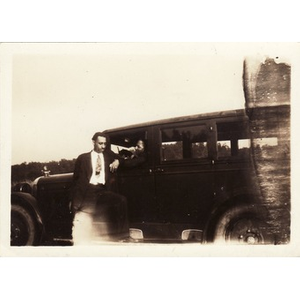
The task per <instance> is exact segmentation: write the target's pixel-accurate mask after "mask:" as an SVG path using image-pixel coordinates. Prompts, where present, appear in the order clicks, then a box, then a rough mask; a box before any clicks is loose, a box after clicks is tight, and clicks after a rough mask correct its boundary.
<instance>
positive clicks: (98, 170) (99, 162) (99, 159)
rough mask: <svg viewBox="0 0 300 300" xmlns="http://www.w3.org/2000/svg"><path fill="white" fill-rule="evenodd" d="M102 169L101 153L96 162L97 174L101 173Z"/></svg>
mask: <svg viewBox="0 0 300 300" xmlns="http://www.w3.org/2000/svg"><path fill="white" fill-rule="evenodd" d="M100 171H101V158H100V155H98V157H97V162H96V175H99V174H100Z"/></svg>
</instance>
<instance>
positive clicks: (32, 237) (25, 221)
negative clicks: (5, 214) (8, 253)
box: [10, 204, 38, 246]
mask: <svg viewBox="0 0 300 300" xmlns="http://www.w3.org/2000/svg"><path fill="white" fill-rule="evenodd" d="M37 238H38V231H37V226H36V222H35V220H34V218H33V217H32V215H31V214H30V212H29V211H28V210H27V209H26V208H24V207H22V206H20V205H18V204H12V206H11V234H10V245H11V246H33V245H35V243H36V241H37Z"/></svg>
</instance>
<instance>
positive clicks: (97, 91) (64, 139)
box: [11, 43, 286, 165]
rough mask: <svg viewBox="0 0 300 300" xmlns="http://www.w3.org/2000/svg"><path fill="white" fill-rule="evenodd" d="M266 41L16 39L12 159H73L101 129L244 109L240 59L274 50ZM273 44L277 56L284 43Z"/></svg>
mask: <svg viewBox="0 0 300 300" xmlns="http://www.w3.org/2000/svg"><path fill="white" fill-rule="evenodd" d="M273 46H274V45H273ZM268 48H270V47H269V45H268V47H267V46H266V45H265V44H256V45H253V44H243V43H240V44H238V43H231V44H230V43H229V44H210V43H90V44H20V45H18V44H17V45H14V49H13V51H12V55H11V164H12V165H14V164H20V163H23V162H33V161H35V162H47V161H52V160H55V161H57V160H60V159H73V158H76V157H77V156H78V155H79V154H81V153H83V152H87V151H90V150H91V149H92V142H91V137H92V135H93V134H94V133H95V132H96V131H102V130H105V129H110V128H114V127H119V126H125V125H132V124H137V123H141V122H146V121H153V120H159V119H164V118H170V117H176V116H184V115H190V114H199V113H205V112H214V111H222V110H230V109H240V108H243V107H244V94H243V85H242V72H243V60H244V58H245V56H247V55H251V54H252V55H253V54H254V53H255V55H257V54H259V55H265V54H266V53H267V54H271V53H270V51H269V52H268ZM273 50H274V51H275V52H274V53H276V55H278V53H280V51H281V50H282V49H280V48H278V47H275V49H274V47H273V48H272V51H273ZM285 50H286V49H285Z"/></svg>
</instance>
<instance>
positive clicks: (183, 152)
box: [161, 125, 208, 161]
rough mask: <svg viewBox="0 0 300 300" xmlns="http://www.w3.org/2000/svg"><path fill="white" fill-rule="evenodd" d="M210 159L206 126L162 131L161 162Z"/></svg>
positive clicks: (173, 128) (180, 127) (182, 127)
mask: <svg viewBox="0 0 300 300" xmlns="http://www.w3.org/2000/svg"><path fill="white" fill-rule="evenodd" d="M207 157H208V150H207V130H206V125H195V126H178V127H172V128H165V129H161V161H178V160H183V159H203V158H207Z"/></svg>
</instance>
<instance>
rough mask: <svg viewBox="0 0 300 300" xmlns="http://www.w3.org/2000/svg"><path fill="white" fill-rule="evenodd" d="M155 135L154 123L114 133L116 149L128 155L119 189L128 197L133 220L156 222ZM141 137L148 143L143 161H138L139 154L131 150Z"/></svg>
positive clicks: (121, 171)
mask: <svg viewBox="0 0 300 300" xmlns="http://www.w3.org/2000/svg"><path fill="white" fill-rule="evenodd" d="M152 139H153V137H152V128H151V127H150V126H149V127H146V128H137V129H129V130H122V131H119V132H113V133H110V140H111V148H112V150H113V151H114V152H116V153H119V154H120V155H121V156H122V157H123V159H124V161H123V164H122V165H121V166H120V168H119V169H118V176H117V177H118V190H119V193H120V194H122V195H124V196H126V198H127V202H128V214H129V221H130V223H131V224H135V223H142V222H155V221H156V220H157V216H158V213H157V203H156V198H155V184H154V174H153V172H152V170H153V150H152V145H153V143H152ZM139 140H142V141H143V142H144V144H145V150H144V151H145V153H144V157H145V159H144V160H143V161H142V162H140V163H139V162H137V158H132V157H131V155H130V152H129V149H131V148H132V147H134V146H135V145H136V144H137V142H138V141H139ZM128 153H129V155H128ZM136 162H137V163H136Z"/></svg>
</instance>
